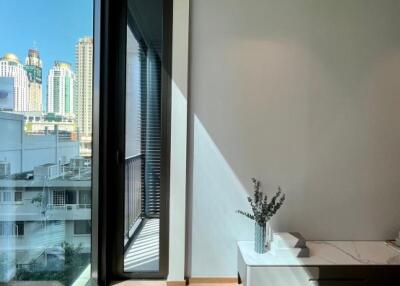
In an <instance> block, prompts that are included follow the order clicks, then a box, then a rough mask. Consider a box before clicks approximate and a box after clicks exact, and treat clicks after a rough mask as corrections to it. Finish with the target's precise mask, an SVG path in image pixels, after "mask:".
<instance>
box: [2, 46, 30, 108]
mask: <svg viewBox="0 0 400 286" xmlns="http://www.w3.org/2000/svg"><path fill="white" fill-rule="evenodd" d="M0 77H9V78H12V79H13V81H14V111H27V110H28V84H29V81H28V76H27V74H26V71H25V69H24V66H23V65H22V64H21V63H20V62H19V60H18V58H17V57H16V56H15V55H13V54H5V55H4V57H3V58H1V59H0Z"/></svg>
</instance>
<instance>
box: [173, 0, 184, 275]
mask: <svg viewBox="0 0 400 286" xmlns="http://www.w3.org/2000/svg"><path fill="white" fill-rule="evenodd" d="M173 9H174V10H173V12H174V16H173V17H174V18H173V40H172V50H173V55H172V91H171V98H172V99H171V164H170V176H171V180H170V201H169V203H170V217H169V218H170V223H169V265H168V266H169V271H168V280H169V281H183V280H184V279H185V246H186V245H185V239H186V221H185V218H186V161H187V158H186V148H187V106H188V102H187V92H188V56H189V1H188V0H174V6H173Z"/></svg>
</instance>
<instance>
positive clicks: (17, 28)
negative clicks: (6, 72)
mask: <svg viewBox="0 0 400 286" xmlns="http://www.w3.org/2000/svg"><path fill="white" fill-rule="evenodd" d="M92 35H93V0H0V57H2V56H3V55H4V54H5V53H8V52H10V53H14V54H16V55H17V56H18V58H19V59H20V61H21V62H24V61H25V58H26V56H27V53H28V49H29V48H31V47H33V46H34V44H35V45H36V47H37V48H38V49H39V51H40V56H41V59H42V61H43V83H44V84H45V83H46V82H47V74H48V71H49V69H50V68H51V66H52V65H53V63H54V61H55V60H63V61H67V62H70V63H71V64H72V65H73V67H74V66H75V44H76V42H77V41H78V39H79V38H81V37H83V36H92ZM43 97H46V87H45V85H44V88H43Z"/></svg>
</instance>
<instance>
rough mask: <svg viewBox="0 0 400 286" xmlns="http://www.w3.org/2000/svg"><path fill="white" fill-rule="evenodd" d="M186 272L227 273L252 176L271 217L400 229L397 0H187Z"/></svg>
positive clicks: (376, 230)
mask: <svg viewBox="0 0 400 286" xmlns="http://www.w3.org/2000/svg"><path fill="white" fill-rule="evenodd" d="M191 4H192V7H191V29H190V33H191V39H190V45H191V56H190V61H191V68H190V78H191V80H190V89H189V92H190V117H191V120H190V122H189V124H190V126H189V129H190V133H191V134H190V144H189V149H190V152H189V162H190V168H189V174H188V176H189V178H190V180H189V186H188V191H189V192H188V195H189V198H190V200H189V201H190V205H189V206H188V208H189V209H190V210H191V211H190V214H189V219H190V222H189V225H188V226H189V242H188V243H189V250H190V251H189V257H188V271H187V275H188V276H192V277H201V276H234V275H235V273H236V248H235V243H236V241H237V240H240V239H252V237H253V233H252V232H253V227H252V223H251V222H250V221H248V220H246V219H245V218H242V217H239V216H238V215H236V214H235V212H234V211H235V210H236V209H237V208H242V209H245V208H247V202H246V200H245V197H246V195H247V192H249V191H250V183H249V178H251V177H252V176H255V177H257V178H259V179H260V180H261V181H262V182H264V187H265V190H266V191H267V193H269V194H271V193H272V192H275V190H276V187H277V186H278V185H280V186H282V188H283V190H284V191H285V192H286V194H287V201H286V203H285V205H284V207H283V209H282V210H281V211H280V212H279V213H278V215H277V216H276V217H275V218H274V219H273V224H274V226H275V230H276V231H299V232H301V233H302V234H303V235H305V237H306V238H307V239H322V240H324V239H325V240H326V239H330V240H334V239H337V240H343V239H344V240H345V239H353V240H360V239H365V240H383V239H389V238H393V237H394V236H395V234H396V231H398V230H399V229H400V191H399V190H400V32H399V27H400V17H399V15H400V2H399V1H393V0H381V1H375V0H352V1H337V0H246V1H243V0H192V1H191Z"/></svg>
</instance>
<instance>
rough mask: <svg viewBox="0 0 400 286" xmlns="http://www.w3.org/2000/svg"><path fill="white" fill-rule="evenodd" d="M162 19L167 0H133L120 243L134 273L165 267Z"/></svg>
mask: <svg viewBox="0 0 400 286" xmlns="http://www.w3.org/2000/svg"><path fill="white" fill-rule="evenodd" d="M143 19H146V21H142V20H143ZM161 20H162V1H151V4H150V2H149V1H143V0H129V1H128V27H127V50H126V51H127V54H126V107H125V108H126V112H125V114H126V117H125V128H126V129H125V148H126V149H125V156H126V157H125V236H124V241H123V242H121V243H124V249H125V253H124V272H131V273H143V272H145V273H148V272H153V273H154V274H158V273H160V272H161V269H162V268H163V267H164V265H160V261H162V259H160V255H161V253H162V251H161V249H160V237H161V229H160V220H161V221H163V218H161V217H160V210H161V205H162V203H161V188H160V185H161V165H162V164H161V163H162V162H161V153H162V130H161V59H160V54H161V51H160V49H161V46H160V43H161V42H162V38H161V36H160V35H161V34H162V21H161ZM150 21H151V25H149V23H150ZM133 276H135V275H133Z"/></svg>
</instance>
